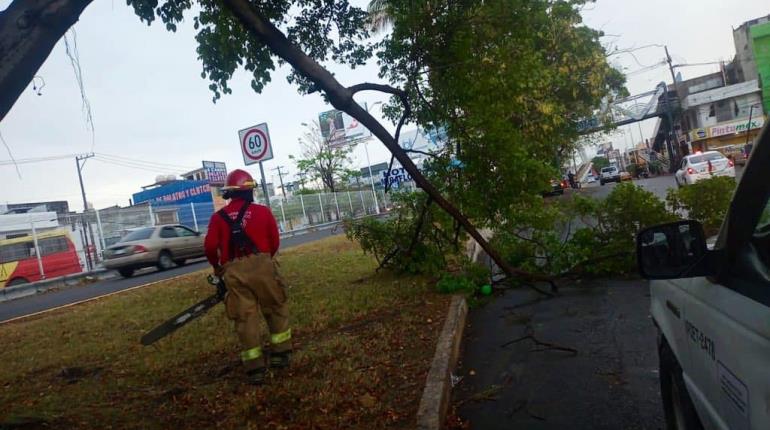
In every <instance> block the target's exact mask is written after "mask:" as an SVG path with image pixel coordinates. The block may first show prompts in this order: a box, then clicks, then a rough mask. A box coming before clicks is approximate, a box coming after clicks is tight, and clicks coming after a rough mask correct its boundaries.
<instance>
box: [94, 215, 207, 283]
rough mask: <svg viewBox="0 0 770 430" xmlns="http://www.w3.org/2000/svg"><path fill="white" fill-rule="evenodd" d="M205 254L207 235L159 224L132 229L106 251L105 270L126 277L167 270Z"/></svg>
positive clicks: (178, 226)
mask: <svg viewBox="0 0 770 430" xmlns="http://www.w3.org/2000/svg"><path fill="white" fill-rule="evenodd" d="M203 255H204V252H203V236H202V235H201V234H200V233H199V232H197V231H194V230H192V229H190V228H188V227H185V226H183V225H159V226H155V227H142V228H137V229H133V230H130V231H129V233H128V234H127V235H126V236H124V237H123V238H122V239H120V242H118V243H116V244H114V245H112V246H110V247H108V248H107V249H106V250H105V251H104V262H103V264H104V267H105V268H107V269H114V270H117V271H118V273H120V275H121V276H123V277H124V278H128V277H131V276H132V275H133V274H134V271H136V270H137V269H141V268H143V267H152V266H156V267H157V268H158V270H167V269H170V268H172V267H174V265H175V264H176V265H179V266H181V265H183V264H184V263H185V261H186V260H188V259H191V258H198V257H202V256H203Z"/></svg>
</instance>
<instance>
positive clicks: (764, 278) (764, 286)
mask: <svg viewBox="0 0 770 430" xmlns="http://www.w3.org/2000/svg"><path fill="white" fill-rule="evenodd" d="M768 165H770V128H769V127H768V126H765V128H764V129H763V130H762V133H761V135H760V137H759V139H758V140H757V144H756V146H755V148H754V151H753V153H752V155H751V159H750V160H749V162H748V163H747V166H746V170H745V171H744V174H743V177H742V178H741V181H740V183H739V184H738V187H737V189H736V191H735V194H734V196H733V201H732V203H731V206H730V210H729V211H728V214H727V219H726V220H725V221H724V223H723V224H722V229H721V231H720V232H719V235H718V237H717V238H716V242H715V243H714V245H713V247H710V246H709V245H707V240H706V237H705V234H704V232H703V227H702V226H701V225H700V224H699V223H698V222H696V221H680V222H676V223H670V224H664V225H660V226H655V227H651V228H648V229H646V230H643V231H642V232H640V233H639V236H638V237H637V260H638V262H639V271H640V273H641V274H642V276H643V277H645V278H647V279H651V280H652V281H651V282H650V293H651V314H652V319H653V321H654V323H655V325H656V326H657V328H658V353H659V358H660V375H659V376H660V388H661V395H662V399H663V406H664V412H665V418H666V428H667V429H678V430H690V429H720V430H728V429H738V430H767V429H770V204H768V201H769V197H770V169H768V168H767V167H766V166H768Z"/></svg>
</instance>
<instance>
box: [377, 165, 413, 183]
mask: <svg viewBox="0 0 770 430" xmlns="http://www.w3.org/2000/svg"><path fill="white" fill-rule="evenodd" d="M411 180H412V176H411V175H410V174H409V173H407V171H406V170H405V169H404V168H403V167H399V168H396V169H392V170H390V172H388V170H385V171H384V172H382V180H381V182H382V185H386V184H387V185H388V186H391V185H394V184H401V183H402V182H409V181H411ZM386 181H387V182H386Z"/></svg>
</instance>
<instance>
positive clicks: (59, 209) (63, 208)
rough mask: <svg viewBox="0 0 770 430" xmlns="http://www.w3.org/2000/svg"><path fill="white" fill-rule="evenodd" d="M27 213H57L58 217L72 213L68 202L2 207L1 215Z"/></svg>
mask: <svg viewBox="0 0 770 430" xmlns="http://www.w3.org/2000/svg"><path fill="white" fill-rule="evenodd" d="M27 212H56V214H57V215H67V214H69V213H70V207H69V203H67V201H66V200H56V201H50V202H31V203H8V204H5V205H0V213H14V214H21V213H27Z"/></svg>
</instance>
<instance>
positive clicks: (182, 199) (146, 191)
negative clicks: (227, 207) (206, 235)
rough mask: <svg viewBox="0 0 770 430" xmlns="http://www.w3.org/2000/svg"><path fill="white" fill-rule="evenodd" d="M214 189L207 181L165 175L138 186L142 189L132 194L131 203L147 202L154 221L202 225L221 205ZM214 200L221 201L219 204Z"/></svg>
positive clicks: (220, 199) (219, 197) (222, 202)
mask: <svg viewBox="0 0 770 430" xmlns="http://www.w3.org/2000/svg"><path fill="white" fill-rule="evenodd" d="M159 179H160V178H159ZM216 192H217V191H216V190H212V187H211V186H210V185H209V182H208V180H200V181H189V180H175V179H174V180H172V179H171V178H166V179H163V180H159V181H156V183H154V184H151V185H147V186H145V187H142V191H140V192H138V193H134V195H133V201H134V204H135V205H138V204H142V203H145V204H149V205H150V206H151V208H152V209H151V210H152V211H153V214H154V218H155V219H154V220H153V222H154V223H156V224H176V223H179V224H184V225H187V226H190V227H195V226H196V225H197V226H199V225H200V224H204V225H205V223H207V222H208V219H209V218H210V217H211V214H213V213H214V211H215V210H217V209H219V207H221V206H223V204H224V201H223V200H222V198H221V196H218V195H217V196H215V194H214V193H216ZM217 201H221V202H220V204H219V205H217Z"/></svg>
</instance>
